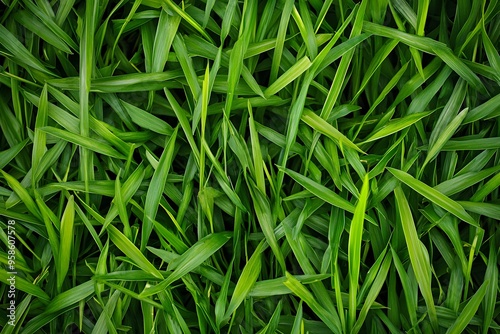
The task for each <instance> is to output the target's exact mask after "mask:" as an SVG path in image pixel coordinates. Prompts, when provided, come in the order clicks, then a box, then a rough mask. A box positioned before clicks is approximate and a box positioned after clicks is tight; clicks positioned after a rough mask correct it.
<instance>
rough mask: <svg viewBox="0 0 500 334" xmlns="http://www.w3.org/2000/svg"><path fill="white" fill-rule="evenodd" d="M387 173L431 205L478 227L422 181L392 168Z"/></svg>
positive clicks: (459, 206) (461, 208)
mask: <svg viewBox="0 0 500 334" xmlns="http://www.w3.org/2000/svg"><path fill="white" fill-rule="evenodd" d="M387 170H388V171H389V172H391V174H392V175H394V176H395V177H396V178H397V179H398V180H399V181H401V182H403V183H404V184H406V185H407V186H408V187H410V188H412V189H413V190H415V191H416V192H418V193H419V194H420V195H422V196H424V197H425V198H427V199H428V200H429V201H430V202H431V203H434V204H436V205H438V206H440V207H442V208H443V209H445V210H447V211H449V212H450V213H451V214H453V215H454V216H456V217H458V218H460V219H461V220H463V221H465V222H467V223H469V224H471V225H473V226H476V227H479V224H478V223H477V222H476V220H475V219H474V218H472V217H471V216H470V215H469V214H468V213H467V212H466V211H465V209H464V208H463V207H462V206H461V205H460V204H458V203H457V202H455V201H454V200H452V199H450V198H449V197H447V196H445V195H443V194H442V193H440V192H439V191H437V190H436V189H433V188H431V187H430V186H428V185H427V184H425V183H423V182H422V181H419V180H417V179H415V178H414V177H413V176H411V175H410V174H408V173H406V172H403V171H401V170H398V169H394V168H389V167H388V168H387Z"/></svg>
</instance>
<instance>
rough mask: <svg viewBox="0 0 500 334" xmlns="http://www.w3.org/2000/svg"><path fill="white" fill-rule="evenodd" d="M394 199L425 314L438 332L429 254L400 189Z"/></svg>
mask: <svg viewBox="0 0 500 334" xmlns="http://www.w3.org/2000/svg"><path fill="white" fill-rule="evenodd" d="M394 195H395V197H396V204H397V207H398V211H399V218H400V221H401V225H402V226H403V232H404V237H405V240H406V248H407V249H408V253H409V254H410V262H411V265H412V268H413V272H414V273H415V277H416V279H417V282H418V286H419V287H420V292H421V293H422V296H423V297H424V299H425V304H426V305H427V312H428V314H429V318H430V320H431V324H432V327H433V328H434V330H435V331H436V332H438V327H439V325H438V318H437V313H436V306H435V304H434V297H433V296H432V287H431V264H430V260H429V254H428V252H427V249H426V248H425V246H424V244H423V243H422V242H421V241H420V238H419V236H418V233H417V229H416V228H415V223H414V221H413V216H412V213H411V210H410V205H409V204H408V201H407V200H406V197H405V195H404V192H403V190H402V189H401V187H397V188H396V189H395V190H394Z"/></svg>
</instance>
